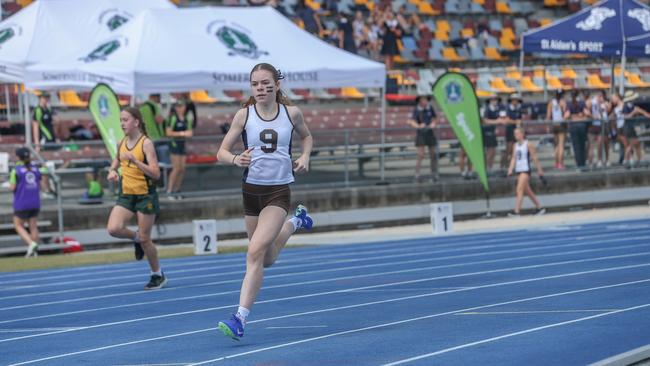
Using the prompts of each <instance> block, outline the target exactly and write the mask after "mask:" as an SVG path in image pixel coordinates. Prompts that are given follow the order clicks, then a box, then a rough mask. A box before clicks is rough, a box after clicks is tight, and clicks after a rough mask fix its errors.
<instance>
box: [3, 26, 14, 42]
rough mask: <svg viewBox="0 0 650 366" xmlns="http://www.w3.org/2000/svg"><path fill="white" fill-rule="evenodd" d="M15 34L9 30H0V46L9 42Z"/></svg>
mask: <svg viewBox="0 0 650 366" xmlns="http://www.w3.org/2000/svg"><path fill="white" fill-rule="evenodd" d="M14 35H16V32H14V30H13V29H11V28H5V29H0V44H3V43H5V42H7V41H8V40H10V39H11V38H12V37H13V36H14Z"/></svg>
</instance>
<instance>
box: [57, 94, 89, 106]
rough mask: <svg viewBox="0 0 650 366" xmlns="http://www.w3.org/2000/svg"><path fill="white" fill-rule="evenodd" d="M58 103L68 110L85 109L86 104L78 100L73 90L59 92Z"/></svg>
mask: <svg viewBox="0 0 650 366" xmlns="http://www.w3.org/2000/svg"><path fill="white" fill-rule="evenodd" d="M59 101H60V102H61V104H62V105H63V106H64V107H69V108H86V107H88V103H87V102H84V101H83V100H81V98H79V95H78V94H77V92H75V91H74V90H61V91H60V92H59Z"/></svg>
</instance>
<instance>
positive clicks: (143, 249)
mask: <svg viewBox="0 0 650 366" xmlns="http://www.w3.org/2000/svg"><path fill="white" fill-rule="evenodd" d="M120 123H121V126H122V130H124V135H125V137H124V138H123V139H122V141H120V143H119V144H118V146H117V151H118V155H117V157H116V158H115V159H114V160H113V162H112V163H111V168H110V170H109V172H108V176H107V179H108V181H110V182H117V183H118V186H119V193H118V196H117V202H116V204H115V206H114V207H113V210H112V211H111V214H110V216H109V218H108V233H109V234H110V235H111V236H113V237H116V238H121V239H131V240H133V244H134V246H135V259H136V260H141V259H142V258H143V257H144V255H145V254H146V256H147V260H148V261H149V266H150V267H151V278H150V280H149V283H147V284H146V285H145V287H144V289H145V290H155V289H159V288H162V287H163V286H164V285H165V284H166V283H167V278H166V277H165V275H164V274H163V271H162V270H161V269H160V264H159V263H158V251H157V250H156V246H155V245H154V243H153V241H152V240H151V227H152V226H153V223H154V220H155V219H156V215H157V214H158V212H159V206H158V193H157V192H156V184H155V180H157V179H158V178H159V177H160V169H159V168H158V157H157V156H156V150H155V149H154V146H153V142H152V141H151V140H150V139H149V138H148V137H147V136H146V134H145V132H144V123H143V122H142V116H141V115H140V111H139V110H138V109H137V108H131V107H129V108H125V109H124V110H123V111H122V112H121V113H120ZM118 167H119V168H120V170H121V173H122V175H121V177H120V175H119V173H118V171H117V168H118ZM134 215H137V221H138V230H137V231H131V230H129V229H128V228H126V225H125V224H126V223H127V222H128V221H129V220H131V218H132V217H133V216H134Z"/></svg>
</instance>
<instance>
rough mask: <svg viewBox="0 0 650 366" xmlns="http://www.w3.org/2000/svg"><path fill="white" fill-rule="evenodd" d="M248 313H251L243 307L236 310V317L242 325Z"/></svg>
mask: <svg viewBox="0 0 650 366" xmlns="http://www.w3.org/2000/svg"><path fill="white" fill-rule="evenodd" d="M250 313H251V311H250V310H248V309H246V308H245V307H243V306H240V307H239V308H237V317H238V318H239V320H241V322H242V324H246V318H248V315H249V314H250Z"/></svg>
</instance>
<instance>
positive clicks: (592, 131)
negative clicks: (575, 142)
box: [589, 125, 602, 135]
mask: <svg viewBox="0 0 650 366" xmlns="http://www.w3.org/2000/svg"><path fill="white" fill-rule="evenodd" d="M601 132H602V128H601V126H594V125H591V126H589V134H590V135H600V133H601Z"/></svg>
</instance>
